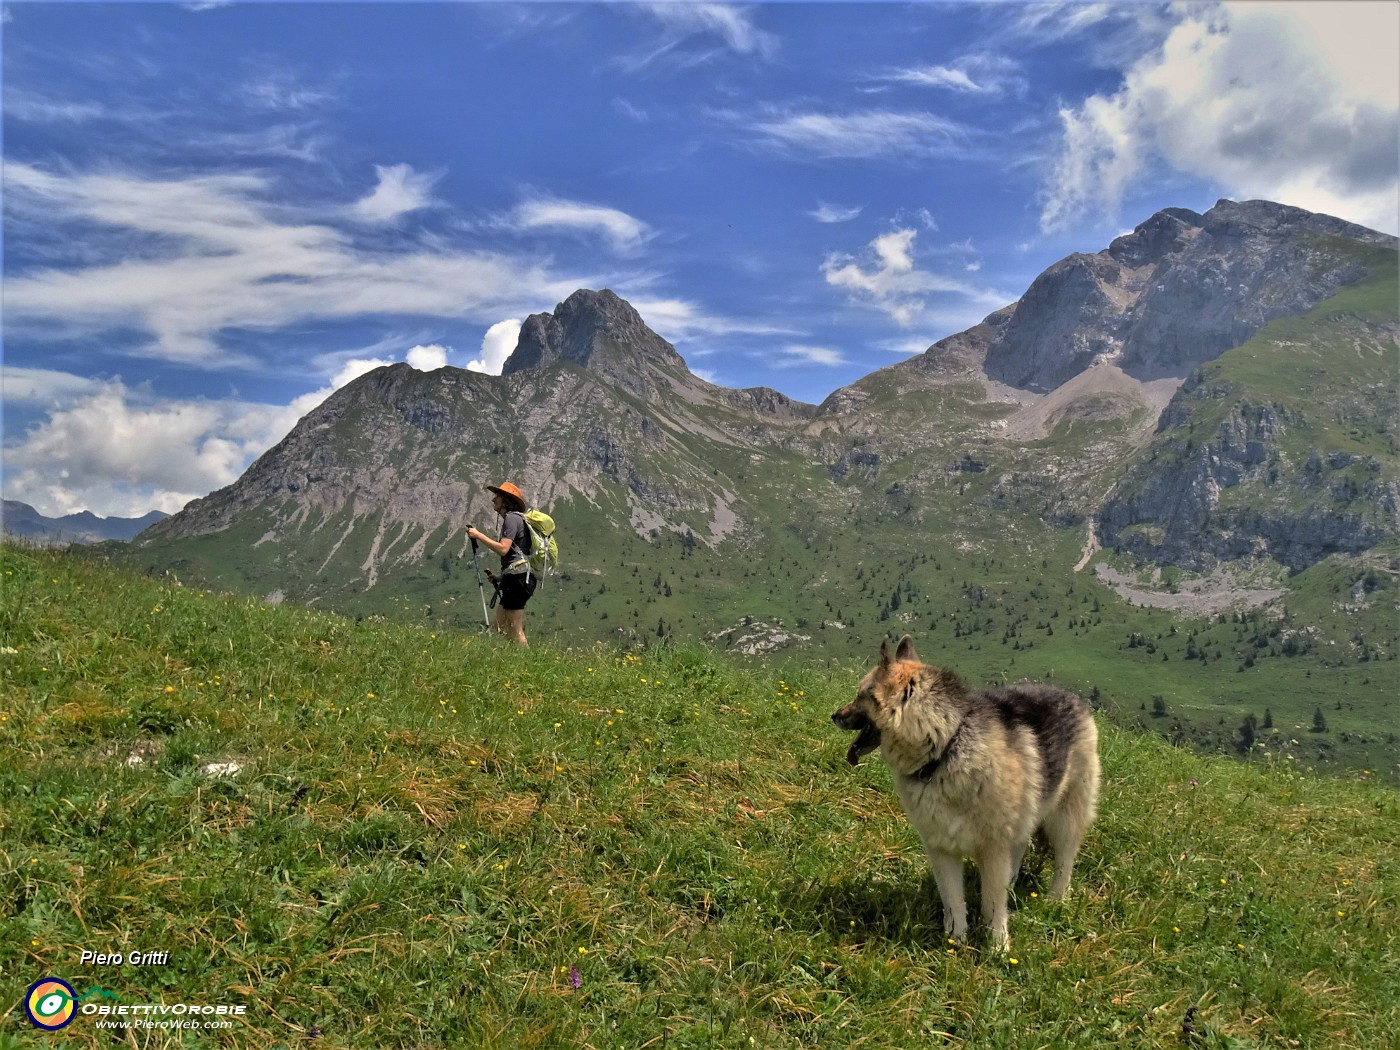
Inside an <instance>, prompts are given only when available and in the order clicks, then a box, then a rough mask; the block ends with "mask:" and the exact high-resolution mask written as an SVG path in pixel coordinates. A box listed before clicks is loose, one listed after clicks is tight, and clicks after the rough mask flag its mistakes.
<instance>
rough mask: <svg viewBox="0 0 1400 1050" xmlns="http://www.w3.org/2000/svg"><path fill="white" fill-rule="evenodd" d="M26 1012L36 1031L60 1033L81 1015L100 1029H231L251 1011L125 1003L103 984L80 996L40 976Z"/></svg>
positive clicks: (218, 1006)
mask: <svg viewBox="0 0 1400 1050" xmlns="http://www.w3.org/2000/svg"><path fill="white" fill-rule="evenodd" d="M89 998H97V999H110V1000H112V1002H114V1003H116V1005H115V1006H112V1005H108V1004H105V1003H102V1004H99V1003H96V1002H83V1000H84V999H89ZM24 1012H25V1015H26V1016H27V1017H28V1018H29V1022H30V1023H31V1024H32V1025H34V1027H35V1028H38V1029H40V1030H42V1031H45V1032H57V1031H58V1030H59V1029H60V1028H67V1027H68V1026H69V1025H70V1024H72V1023H73V1020H74V1019H75V1018H76V1017H77V1016H78V1014H83V1015H84V1016H87V1017H93V1018H95V1019H96V1020H97V1027H98V1028H169V1029H196V1028H203V1029H216V1028H231V1027H233V1021H232V1019H233V1018H235V1017H237V1018H244V1017H246V1016H247V1013H248V1008H247V1007H246V1006H244V1005H242V1004H228V1003H218V1004H214V1003H191V1002H178V1003H174V1004H168V1003H123V1002H122V1001H121V996H119V995H117V994H116V993H115V992H109V991H108V990H107V989H105V988H103V987H102V986H101V985H96V984H95V985H93V986H92V987H91V988H89V989H88V990H87V991H85V992H84V993H83V994H82V995H79V994H78V993H77V992H76V991H74V989H73V986H72V985H71V984H69V983H68V982H67V981H65V980H63V979H62V978H61V977H41V978H40V979H39V980H37V981H35V982H34V983H33V984H31V985H30V986H29V991H28V992H27V993H26V994H25V996H24Z"/></svg>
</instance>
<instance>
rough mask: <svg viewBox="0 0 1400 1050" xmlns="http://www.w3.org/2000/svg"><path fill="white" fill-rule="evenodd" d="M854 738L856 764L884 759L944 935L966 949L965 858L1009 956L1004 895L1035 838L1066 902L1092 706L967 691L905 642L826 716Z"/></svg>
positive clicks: (1040, 692)
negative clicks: (872, 757) (925, 867)
mask: <svg viewBox="0 0 1400 1050" xmlns="http://www.w3.org/2000/svg"><path fill="white" fill-rule="evenodd" d="M831 720H832V721H833V722H835V723H836V725H837V726H838V727H839V728H841V729H845V730H850V731H853V732H855V733H857V736H856V739H855V741H854V742H853V743H852V744H851V746H850V750H849V751H847V753H846V761H847V762H849V763H850V764H851V765H856V764H857V763H859V762H860V760H861V757H862V756H864V755H866V754H868V753H869V752H871V751H874V750H875V749H876V748H879V749H880V755H881V757H882V758H883V759H884V760H885V763H886V765H888V766H889V767H890V770H891V771H892V772H893V774H894V787H895V791H896V792H897V793H898V795H899V801H900V804H901V805H902V806H903V807H904V813H905V816H907V817H908V818H909V823H910V824H912V825H913V826H914V830H915V831H917V832H918V834H919V838H920V839H922V840H923V844H924V852H925V853H926V854H927V855H928V864H929V869H930V870H931V871H932V872H933V879H934V882H935V883H936V884H937V886H938V895H939V897H940V898H941V899H942V902H943V928H944V930H945V932H946V933H948V934H949V935H950V936H952V937H953V938H954V939H956V940H957V941H959V942H965V941H966V938H967V899H966V897H965V896H964V893H963V859H964V858H967V857H970V858H972V859H973V860H974V861H976V863H977V867H978V869H979V871H980V873H981V877H982V910H983V913H984V917H985V918H986V919H987V924H988V925H989V926H990V927H991V937H992V943H993V945H994V946H995V947H996V948H998V949H1000V950H1002V951H1006V950H1008V949H1009V948H1010V946H1011V942H1010V935H1009V933H1008V930H1007V895H1008V892H1009V890H1010V886H1011V882H1012V880H1013V879H1014V878H1015V877H1016V873H1017V872H1018V871H1019V870H1020V867H1021V859H1022V857H1024V855H1025V851H1026V846H1027V845H1028V844H1029V843H1030V839H1031V836H1032V835H1033V834H1035V832H1036V831H1037V830H1039V831H1042V832H1043V833H1044V834H1045V836H1046V838H1047V839H1048V840H1049V843H1050V847H1051V849H1052V850H1053V851H1054V855H1055V874H1054V879H1053V881H1052V883H1051V885H1050V892H1049V896H1050V897H1051V898H1052V899H1057V898H1060V897H1063V896H1064V895H1065V894H1066V893H1067V892H1068V891H1069V884H1070V877H1071V876H1072V874H1073V872H1074V860H1075V856H1076V855H1077V854H1078V852H1079V847H1080V846H1081V845H1082V844H1083V841H1084V836H1085V833H1086V832H1087V831H1088V828H1089V825H1090V824H1091V823H1092V822H1093V820H1094V816H1095V814H1096V812H1097V808H1098V794H1099V753H1098V739H1099V733H1098V727H1097V726H1096V725H1095V723H1094V717H1093V715H1092V713H1091V712H1090V710H1089V706H1088V705H1087V704H1086V703H1085V702H1084V701H1083V700H1082V699H1080V698H1079V697H1078V696H1075V695H1074V694H1073V693H1069V692H1066V691H1065V690H1063V689H1059V688H1056V687H1055V686H1052V685H1047V684H1040V683H1025V684H1021V685H1011V686H1003V687H998V688H994V689H970V688H968V686H966V685H964V684H963V682H962V680H961V679H960V678H959V677H958V676H957V675H956V674H954V673H953V672H952V671H949V670H945V669H941V668H938V667H934V666H932V665H930V664H925V663H922V662H921V661H920V660H919V657H918V654H917V653H915V652H914V643H913V640H912V639H911V638H910V637H909V636H908V635H905V636H904V638H902V639H901V640H900V642H899V646H898V648H897V649H896V650H895V652H894V653H893V655H891V653H890V643H889V640H888V639H886V640H885V641H883V642H882V643H881V645H880V662H879V664H877V665H876V666H875V667H874V668H873V669H872V670H871V671H870V673H869V674H867V675H866V676H865V678H864V679H863V680H862V681H861V683H860V686H859V688H858V690H857V692H856V698H855V699H854V700H852V701H851V702H850V703H849V704H847V705H846V706H845V707H843V708H841V710H839V711H837V712H836V713H835V714H833V715H832V716H831Z"/></svg>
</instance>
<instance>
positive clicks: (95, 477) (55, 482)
mask: <svg viewBox="0 0 1400 1050" xmlns="http://www.w3.org/2000/svg"><path fill="white" fill-rule="evenodd" d="M294 421H295V420H289V419H288V418H287V413H286V410H278V409H275V408H273V407H272V406H266V405H263V406H250V405H245V404H235V403H233V402H212V401H155V400H153V399H151V398H149V396H148V395H146V394H145V393H144V392H143V391H132V390H129V389H128V388H127V387H126V386H125V385H124V384H123V383H122V382H121V381H120V380H114V381H112V382H109V383H103V384H101V385H100V386H98V387H97V388H96V389H93V390H90V391H88V392H85V393H83V394H81V395H79V396H77V397H74V398H71V399H68V400H67V403H66V404H65V406H64V407H60V408H57V409H55V410H54V411H52V412H51V413H50V414H49V416H48V418H47V419H46V420H45V421H44V422H42V423H40V424H38V425H36V426H34V427H31V428H30V429H29V431H28V432H27V433H26V434H25V435H24V438H23V440H22V441H19V442H18V443H16V444H14V445H13V446H10V447H7V448H6V449H5V467H6V477H5V492H6V496H7V497H8V498H13V499H19V500H22V501H23V502H25V503H28V504H30V505H31V506H33V507H35V508H36V509H37V510H39V511H40V512H41V513H44V514H49V515H63V514H71V513H74V512H77V511H80V510H91V511H93V512H94V513H97V514H102V515H107V516H110V515H118V516H124V517H131V516H137V515H141V514H144V513H146V512H147V511H149V510H163V511H166V512H168V513H173V512H174V511H176V510H179V509H180V508H181V507H183V506H184V505H185V504H186V503H188V502H189V501H190V500H191V499H194V498H195V497H197V496H203V495H205V494H207V493H208V492H210V491H211V490H213V489H216V488H219V487H221V486H224V485H227V484H230V483H231V482H233V481H234V480H236V479H237V477H238V476H239V475H240V474H241V473H242V472H243V470H244V469H245V468H246V466H247V464H248V462H250V460H251V458H252V457H253V456H254V455H256V454H257V453H259V452H261V451H263V450H264V449H266V448H268V447H269V446H270V445H271V444H273V443H274V442H275V441H277V440H279V439H280V438H281V437H282V436H283V435H285V433H286V430H285V429H282V428H283V427H286V428H287V429H289V428H290V426H291V424H292V423H293V422H294ZM279 430H280V431H281V432H280V433H278V432H277V431H279Z"/></svg>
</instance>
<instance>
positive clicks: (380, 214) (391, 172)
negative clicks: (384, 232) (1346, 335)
mask: <svg viewBox="0 0 1400 1050" xmlns="http://www.w3.org/2000/svg"><path fill="white" fill-rule="evenodd" d="M374 172H375V174H376V175H377V176H378V177H379V184H378V185H377V186H375V187H374V189H373V191H371V192H370V193H369V195H368V196H365V197H362V198H361V199H360V200H358V201H356V202H355V203H354V205H352V206H351V208H350V212H351V214H352V215H353V216H354V217H355V218H356V219H358V220H360V221H361V222H370V223H387V222H393V221H394V220H395V219H397V218H398V217H399V216H400V215H406V214H407V213H408V212H411V211H417V210H418V209H419V208H426V207H427V206H428V205H430V204H431V203H432V202H433V196H432V190H433V184H434V183H435V182H437V180H438V179H439V178H441V175H429V174H424V173H421V172H416V171H414V170H413V168H411V167H410V166H409V165H407V164H392V165H389V166H388V167H382V166H380V165H378V164H376V165H375V166H374Z"/></svg>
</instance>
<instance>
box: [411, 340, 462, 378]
mask: <svg viewBox="0 0 1400 1050" xmlns="http://www.w3.org/2000/svg"><path fill="white" fill-rule="evenodd" d="M450 353H451V351H450V350H448V349H447V347H445V346H438V345H437V344H436V343H432V344H430V345H428V346H422V345H421V344H420V345H419V346H415V347H413V348H412V349H410V350H409V351H408V353H407V354H405V355H404V360H405V361H407V362H408V363H409V364H410V365H411V366H413V367H414V368H416V369H418V371H420V372H435V371H437V370H438V369H439V368H446V367H447V356H448V354H450Z"/></svg>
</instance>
